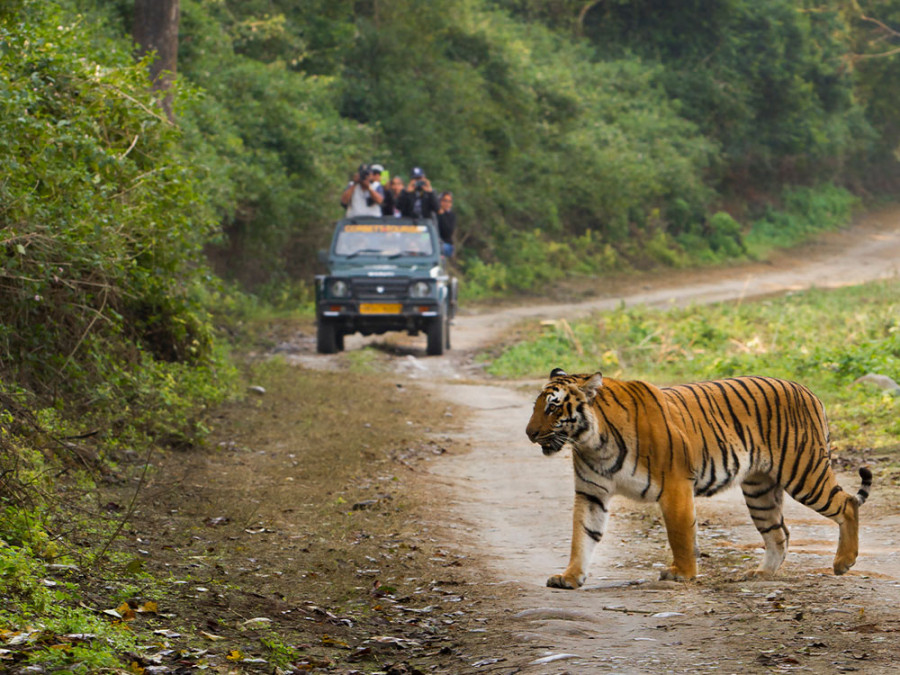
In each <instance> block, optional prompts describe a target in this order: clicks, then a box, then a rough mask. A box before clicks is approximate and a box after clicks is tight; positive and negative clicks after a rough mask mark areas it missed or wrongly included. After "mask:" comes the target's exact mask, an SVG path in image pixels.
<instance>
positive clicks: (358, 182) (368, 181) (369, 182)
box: [341, 164, 384, 218]
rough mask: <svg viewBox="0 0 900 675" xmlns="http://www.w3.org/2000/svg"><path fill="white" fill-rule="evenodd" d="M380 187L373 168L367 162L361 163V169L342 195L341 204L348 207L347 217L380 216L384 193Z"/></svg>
mask: <svg viewBox="0 0 900 675" xmlns="http://www.w3.org/2000/svg"><path fill="white" fill-rule="evenodd" d="M379 187H380V185H379V184H378V182H377V181H376V180H375V179H374V177H373V176H372V171H371V169H370V168H369V167H368V166H366V165H365V164H360V166H359V169H357V171H356V173H355V174H353V180H352V181H350V183H349V184H348V185H347V188H346V189H345V190H344V194H342V195H341V206H343V207H345V208H346V209H347V213H346V217H347V218H353V217H355V216H380V215H381V202H383V201H384V193H383V192H382V191H380V190H379V189H378V188H379Z"/></svg>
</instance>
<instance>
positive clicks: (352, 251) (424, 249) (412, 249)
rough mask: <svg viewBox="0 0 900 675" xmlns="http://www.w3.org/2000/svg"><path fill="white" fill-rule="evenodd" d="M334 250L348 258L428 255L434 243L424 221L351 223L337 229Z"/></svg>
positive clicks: (335, 252)
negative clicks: (417, 223) (418, 223)
mask: <svg viewBox="0 0 900 675" xmlns="http://www.w3.org/2000/svg"><path fill="white" fill-rule="evenodd" d="M334 254H335V255H340V256H346V257H348V258H354V257H356V256H375V257H388V258H398V257H400V256H431V255H434V245H433V242H432V240H431V233H430V232H429V229H428V226H427V225H415V224H409V223H363V224H357V223H351V224H348V225H344V227H343V228H342V229H341V230H340V231H338V233H337V237H336V239H335V242H334Z"/></svg>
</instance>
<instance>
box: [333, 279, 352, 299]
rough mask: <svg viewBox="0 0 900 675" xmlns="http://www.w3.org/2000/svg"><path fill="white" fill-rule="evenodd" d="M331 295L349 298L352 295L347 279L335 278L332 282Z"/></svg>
mask: <svg viewBox="0 0 900 675" xmlns="http://www.w3.org/2000/svg"><path fill="white" fill-rule="evenodd" d="M331 297H333V298H348V297H350V286H349V285H348V284H347V282H346V281H343V280H341V279H335V280H334V281H332V282H331Z"/></svg>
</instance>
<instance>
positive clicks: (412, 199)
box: [400, 190, 438, 218]
mask: <svg viewBox="0 0 900 675" xmlns="http://www.w3.org/2000/svg"><path fill="white" fill-rule="evenodd" d="M420 199H421V210H422V212H421V213H416V201H417V200H420ZM437 210H438V198H437V195H436V194H434V191H433V190H432V191H431V192H425V191H424V190H423V191H421V192H409V191H407V190H404V191H403V192H402V193H401V194H400V213H402V214H403V217H404V218H431V216H432V215H434V214H436V213H437Z"/></svg>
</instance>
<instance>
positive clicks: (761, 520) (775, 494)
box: [741, 474, 790, 577]
mask: <svg viewBox="0 0 900 675" xmlns="http://www.w3.org/2000/svg"><path fill="white" fill-rule="evenodd" d="M741 491H742V492H743V493H744V501H745V502H746V503H747V508H748V509H750V517H751V518H752V519H753V524H754V525H756V529H757V530H758V531H759V533H760V534H761V535H762V538H763V542H764V544H765V547H766V553H765V556H764V557H763V559H762V562H761V563H760V565H759V567H758V568H757V569H756V570H754V571H753V573H752V574H754V575H757V576H766V577H770V576H772V575H774V574H775V573H776V572H777V571H778V569H779V568H780V567H781V564H782V563H783V562H784V558H785V556H786V555H787V548H788V539H789V538H790V533H789V532H788V529H787V527H786V526H785V524H784V517H783V516H782V513H781V508H782V503H783V501H784V489H783V488H782V487H781V486H780V485H778V483H776V482H775V480H774V479H772V478H771V477H769V476H767V475H765V474H754V475H751V476H748V477H747V478H746V479H745V480H744V482H743V483H741Z"/></svg>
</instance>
